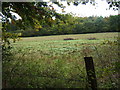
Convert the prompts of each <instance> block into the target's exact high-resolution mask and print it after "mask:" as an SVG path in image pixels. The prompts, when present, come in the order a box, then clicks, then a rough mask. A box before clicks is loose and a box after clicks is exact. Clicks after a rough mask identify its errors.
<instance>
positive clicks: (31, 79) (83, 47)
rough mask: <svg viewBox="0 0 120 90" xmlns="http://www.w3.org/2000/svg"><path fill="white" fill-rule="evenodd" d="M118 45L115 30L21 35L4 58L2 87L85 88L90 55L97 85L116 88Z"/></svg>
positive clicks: (118, 67) (119, 65)
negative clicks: (108, 31) (86, 58)
mask: <svg viewBox="0 0 120 90" xmlns="http://www.w3.org/2000/svg"><path fill="white" fill-rule="evenodd" d="M65 38H73V40H64V39H65ZM118 45H119V43H118V33H117V32H115V33H91V34H73V35H72V34H71V35H54V36H40V37H26V38H22V39H21V40H20V41H17V42H16V43H12V49H11V50H10V52H9V53H8V55H7V56H6V57H3V88H85V87H86V84H87V75H86V70H85V62H84V57H89V56H91V57H93V60H94V66H95V72H96V77H97V84H98V88H118V86H119V78H120V76H119V73H118V72H119V69H120V63H119V57H118V54H119V50H118Z"/></svg>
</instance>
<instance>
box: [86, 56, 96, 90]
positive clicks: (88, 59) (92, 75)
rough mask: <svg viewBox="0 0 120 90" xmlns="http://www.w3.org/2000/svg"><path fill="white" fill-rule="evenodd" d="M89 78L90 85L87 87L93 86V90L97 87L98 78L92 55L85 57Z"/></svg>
mask: <svg viewBox="0 0 120 90" xmlns="http://www.w3.org/2000/svg"><path fill="white" fill-rule="evenodd" d="M84 60H85V66H86V72H87V78H88V85H87V87H89V88H91V89H92V90H96V89H97V80H96V75H95V69H94V63H93V58H92V57H84Z"/></svg>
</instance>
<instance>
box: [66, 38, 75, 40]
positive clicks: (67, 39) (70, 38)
mask: <svg viewBox="0 0 120 90" xmlns="http://www.w3.org/2000/svg"><path fill="white" fill-rule="evenodd" d="M64 40H75V39H73V38H65V39H64Z"/></svg>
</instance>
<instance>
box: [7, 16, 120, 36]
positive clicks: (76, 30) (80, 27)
mask: <svg viewBox="0 0 120 90" xmlns="http://www.w3.org/2000/svg"><path fill="white" fill-rule="evenodd" d="M38 21H39V20H38ZM49 22H50V23H49V24H46V23H44V21H43V24H41V25H38V26H37V25H36V28H33V27H31V26H30V25H26V26H25V27H26V28H25V29H19V28H17V27H16V26H14V25H9V26H8V27H9V28H8V30H7V31H10V32H14V33H22V36H45V35H64V34H81V33H100V32H119V31H120V15H115V16H110V17H105V18H103V17H102V16H100V17H92V16H91V17H73V16H72V15H70V14H66V15H61V19H55V20H54V19H52V18H50V19H49ZM37 27H38V28H37Z"/></svg>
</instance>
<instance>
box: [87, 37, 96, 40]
mask: <svg viewBox="0 0 120 90" xmlns="http://www.w3.org/2000/svg"><path fill="white" fill-rule="evenodd" d="M87 39H88V40H97V39H96V38H95V37H91V38H87Z"/></svg>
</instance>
